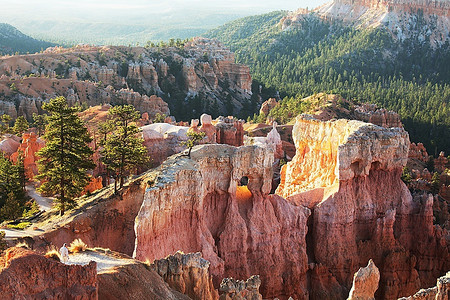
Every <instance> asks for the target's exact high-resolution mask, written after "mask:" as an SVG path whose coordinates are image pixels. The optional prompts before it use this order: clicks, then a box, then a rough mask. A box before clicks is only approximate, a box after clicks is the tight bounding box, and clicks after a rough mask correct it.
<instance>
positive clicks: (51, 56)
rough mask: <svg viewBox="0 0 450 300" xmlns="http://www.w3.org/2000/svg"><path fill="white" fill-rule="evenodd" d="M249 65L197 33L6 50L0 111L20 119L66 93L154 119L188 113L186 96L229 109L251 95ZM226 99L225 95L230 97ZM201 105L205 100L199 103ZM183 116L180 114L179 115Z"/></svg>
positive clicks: (76, 100) (75, 100) (81, 101)
mask: <svg viewBox="0 0 450 300" xmlns="http://www.w3.org/2000/svg"><path fill="white" fill-rule="evenodd" d="M251 82H252V79H251V76H250V71H249V68H248V67H247V66H245V65H241V64H237V63H235V62H234V54H233V53H232V52H230V51H229V49H227V48H225V47H224V46H223V45H222V44H221V43H219V42H218V41H216V40H209V39H205V38H194V39H192V40H191V41H189V42H186V43H185V44H184V45H180V46H177V47H176V46H171V47H163V48H159V47H124V46H109V47H107V46H102V47H99V46H89V45H78V46H75V47H72V48H62V47H52V48H48V49H46V50H45V51H43V52H42V53H36V54H27V55H17V56H3V57H0V95H1V101H0V113H2V114H3V113H6V114H9V115H10V116H12V117H13V119H15V118H16V117H17V116H21V115H23V116H25V117H26V118H27V119H28V120H29V121H31V117H32V114H33V113H42V112H43V111H42V108H41V105H42V102H43V101H47V100H48V99H50V98H53V97H55V96H64V97H66V98H67V99H68V101H69V103H70V104H72V105H75V104H78V105H86V106H88V107H89V106H95V105H101V104H105V103H109V104H120V103H126V104H131V105H134V106H135V107H136V109H138V110H139V111H140V112H141V113H147V114H148V115H149V116H150V118H153V117H154V116H155V115H156V114H161V115H166V116H168V115H169V114H170V113H171V112H170V110H169V108H171V109H172V110H174V111H172V113H175V114H181V113H182V112H183V111H182V109H180V105H181V103H182V102H183V101H193V100H192V99H194V98H195V97H197V98H199V99H200V100H201V101H200V105H201V107H206V106H208V107H213V106H214V107H215V109H216V110H217V113H225V111H226V109H225V102H226V101H228V102H229V105H231V106H232V107H234V109H236V110H239V109H241V108H242V105H243V103H244V102H246V101H248V100H249V98H250V96H251ZM225 100H226V101H225ZM195 109H197V110H198V109H199V107H196V108H194V107H193V110H195ZM178 117H179V116H178Z"/></svg>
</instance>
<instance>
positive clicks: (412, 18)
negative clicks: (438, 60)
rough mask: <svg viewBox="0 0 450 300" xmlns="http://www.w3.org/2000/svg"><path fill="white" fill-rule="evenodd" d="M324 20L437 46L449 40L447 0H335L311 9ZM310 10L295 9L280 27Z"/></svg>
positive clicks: (449, 17) (296, 21)
mask: <svg viewBox="0 0 450 300" xmlns="http://www.w3.org/2000/svg"><path fill="white" fill-rule="evenodd" d="M312 12H313V13H316V14H318V15H319V16H320V17H321V18H323V19H327V20H341V21H343V22H344V23H350V24H353V25H355V26H357V27H379V26H383V27H385V28H387V29H388V30H389V31H390V32H391V33H392V35H393V36H394V37H395V38H397V39H399V40H405V39H407V38H412V37H416V38H419V39H420V40H422V41H424V40H427V41H430V42H431V44H433V45H435V46H441V45H443V44H444V43H445V42H446V41H448V40H449V39H450V36H449V33H450V31H449V30H450V2H449V1H447V0H408V1H399V0H383V1H371V0H369V1H366V0H357V1H352V0H335V1H332V2H329V3H326V4H324V5H322V6H320V7H318V8H316V9H314V10H313V11H312ZM309 13H310V11H308V10H302V9H301V10H299V11H297V12H295V13H292V14H291V15H290V16H288V17H286V18H283V19H282V21H281V24H282V26H283V28H288V27H290V26H296V25H298V24H299V23H300V20H302V19H303V18H305V17H306V16H307V14H309Z"/></svg>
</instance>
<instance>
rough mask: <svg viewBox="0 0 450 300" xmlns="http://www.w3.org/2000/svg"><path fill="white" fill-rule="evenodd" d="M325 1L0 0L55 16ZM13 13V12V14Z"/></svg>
mask: <svg viewBox="0 0 450 300" xmlns="http://www.w3.org/2000/svg"><path fill="white" fill-rule="evenodd" d="M325 2H326V1H323V0H319V1H312V0H295V1H294V0H278V1H277V0H247V1H242V0H207V1H205V0H171V1H164V0H157V1H155V0H128V1H127V0H15V1H10V0H0V7H1V10H0V17H4V16H7V15H9V16H10V17H20V15H34V16H35V17H36V18H38V17H39V15H41V16H48V15H52V14H53V17H54V18H63V17H67V16H68V17H73V18H81V19H83V18H86V19H89V18H91V17H94V16H97V17H100V18H103V17H105V18H107V17H108V15H110V16H117V15H119V16H120V15H130V16H132V15H140V14H142V13H147V14H152V15H153V14H158V15H163V14H170V13H172V12H176V11H182V10H187V11H191V10H198V11H215V12H222V13H240V14H245V15H249V14H259V13H263V12H269V11H274V10H296V9H298V8H306V7H309V8H314V7H317V6H319V5H321V4H323V3H325ZM11 14H12V16H11Z"/></svg>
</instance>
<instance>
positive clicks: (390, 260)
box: [28, 115, 450, 299]
mask: <svg viewBox="0 0 450 300" xmlns="http://www.w3.org/2000/svg"><path fill="white" fill-rule="evenodd" d="M275 128H276V127H275ZM292 137H293V140H294V144H295V147H296V154H295V156H294V157H293V159H292V161H290V162H288V163H287V164H286V165H284V166H283V167H282V170H281V183H280V185H279V186H278V188H277V189H276V191H275V193H274V194H271V190H272V186H271V185H272V175H273V162H274V159H275V155H274V151H275V149H274V147H269V146H267V147H261V146H257V145H254V146H241V147H235V146H231V145H224V144H205V145H200V146H197V147H195V148H194V149H193V150H192V153H191V157H190V158H189V157H187V156H185V155H183V154H177V155H174V156H172V157H169V158H168V159H167V160H166V161H164V162H163V163H162V164H161V165H160V166H159V167H158V168H156V169H153V170H149V171H148V172H146V173H144V174H143V175H141V176H139V177H137V178H136V179H134V180H132V181H130V182H129V183H128V184H127V185H126V187H125V188H124V190H123V192H122V193H121V194H119V195H112V194H111V192H112V191H111V190H110V189H108V188H107V189H103V190H100V191H99V192H97V193H96V194H95V195H93V196H91V198H89V197H88V198H86V200H85V202H82V203H80V208H79V209H77V210H75V211H73V212H69V213H68V215H67V216H65V217H63V219H62V220H61V219H60V220H58V221H56V222H55V219H54V218H53V219H52V218H50V219H47V221H45V217H44V220H43V221H42V223H40V224H38V225H37V226H38V227H39V228H40V229H42V230H44V231H45V233H43V234H39V233H36V232H33V230H31V229H29V230H28V232H29V233H30V234H32V235H33V236H34V239H35V240H36V243H35V244H34V246H35V247H36V248H39V247H45V245H46V243H53V244H61V243H62V242H64V241H70V240H73V239H75V238H82V239H83V240H84V241H86V243H87V244H88V245H90V246H101V247H108V248H111V249H112V250H115V251H119V252H122V253H126V254H128V255H133V256H134V257H135V258H136V259H138V260H141V261H146V260H148V261H150V262H151V261H155V262H154V264H155V270H158V271H157V272H158V274H160V276H162V278H165V279H164V280H166V281H167V282H168V284H169V286H171V287H172V288H175V287H177V288H176V289H178V290H180V291H181V292H182V293H187V294H190V295H193V294H192V293H196V295H200V296H195V297H194V298H196V297H197V298H199V299H201V298H202V297H203V298H208V297H213V298H216V297H217V295H218V292H217V291H218V290H219V289H221V286H222V284H224V285H225V286H226V284H225V283H224V282H223V281H222V280H223V279H224V278H229V277H233V278H235V279H238V280H247V279H248V278H250V277H251V276H252V275H259V280H260V282H261V284H260V286H259V292H260V293H261V295H262V296H263V297H264V298H275V297H277V298H279V299H288V298H289V297H293V299H307V298H309V299H324V298H326V299H344V298H346V297H347V296H348V295H349V292H350V288H351V286H352V279H353V274H354V273H355V272H356V271H357V270H358V268H360V267H362V266H365V265H366V264H367V262H368V261H369V260H370V259H372V261H373V263H374V264H375V265H376V266H377V267H378V269H379V274H380V279H379V288H378V289H377V290H376V293H375V297H376V298H380V299H397V298H399V297H403V296H408V295H412V294H414V293H415V292H417V291H418V290H419V289H420V288H421V287H431V286H432V285H433V284H435V281H436V279H437V278H438V277H439V276H442V275H443V274H445V272H447V271H448V269H449V268H450V265H449V261H450V256H449V249H448V248H449V243H448V241H449V233H448V231H447V229H445V228H442V227H440V226H439V225H436V224H433V201H434V200H433V197H432V196H430V195H427V194H415V195H414V196H412V195H411V194H410V192H409V191H408V189H407V188H406V185H405V184H404V183H403V182H402V181H401V179H400V175H401V172H402V169H403V167H404V166H405V165H406V162H407V159H408V150H409V146H410V143H409V138H408V134H407V133H406V131H405V130H404V129H402V128H399V127H392V128H383V127H380V126H377V125H373V124H368V123H364V122H361V121H356V120H345V119H339V120H330V121H323V120H318V119H316V118H315V117H314V116H308V115H303V116H300V117H298V118H297V120H296V122H295V124H294V126H293V129H292ZM324 141H326V142H324ZM52 228H53V229H52ZM177 251H183V252H184V253H196V252H200V253H201V259H204V261H203V262H201V260H200V257H198V256H192V259H194V258H195V259H194V261H197V262H196V263H194V262H192V263H187V265H190V266H208V268H207V269H208V272H206V270H205V271H202V272H203V273H201V272H200V273H199V271H196V272H195V273H192V271H189V269H186V271H182V270H184V267H183V268H181V269H180V267H170V268H169V269H167V267H163V266H167V265H169V266H170V265H171V264H173V263H175V262H176V261H178V262H181V261H184V262H188V261H189V259H187V258H185V259H182V256H179V255H181V254H175V258H173V259H172V258H170V259H169V258H166V257H167V256H168V255H173V254H174V253H176V252H177ZM177 255H178V256H177ZM176 257H178V258H176ZM164 258H166V261H164V260H162V261H161V259H164ZM167 259H169V260H167ZM176 265H180V264H179V263H175V265H174V266H176ZM170 272H175V273H170ZM185 272H186V273H185ZM171 274H173V275H171ZM176 274H178V275H176ZM183 274H185V275H183ZM193 274H197V275H199V274H204V275H201V276H200V275H199V276H197V277H195V276H194V275H193ZM206 274H210V276H211V277H210V278H208V276H206ZM193 278H203V279H195V280H194V279H193ZM180 280H181V281H180ZM196 280H198V282H201V284H200V283H198V285H196V283H195V282H197V281H196ZM228 284H229V285H230V286H231V287H232V286H233V284H234V283H233V284H231V283H228ZM195 286H197V287H198V288H197V289H195V288H193V287H195ZM224 289H225V290H226V288H225V287H224V288H222V290H223V291H225V290H224ZM250 289H252V288H250ZM189 291H191V292H189ZM208 291H209V292H208ZM205 293H206V294H205ZM208 293H212V294H208ZM246 293H247V292H246ZM201 295H203V296H201ZM204 295H215V296H204ZM224 297H225V296H224Z"/></svg>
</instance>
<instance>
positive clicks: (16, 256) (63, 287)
mask: <svg viewBox="0 0 450 300" xmlns="http://www.w3.org/2000/svg"><path fill="white" fill-rule="evenodd" d="M96 266H97V264H96V263H95V262H90V263H89V264H88V265H86V266H79V265H70V266H69V265H65V264H63V263H60V262H57V261H55V260H53V259H51V258H46V257H44V256H42V255H39V254H37V253H35V252H33V251H30V250H26V249H23V248H16V247H14V248H9V249H8V250H6V252H5V254H4V255H3V256H2V257H0V282H1V283H2V284H1V285H0V295H1V296H2V299H4V300H8V299H11V300H13V299H49V298H52V299H86V300H89V299H92V300H96V299H97V268H96Z"/></svg>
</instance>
